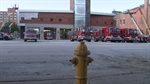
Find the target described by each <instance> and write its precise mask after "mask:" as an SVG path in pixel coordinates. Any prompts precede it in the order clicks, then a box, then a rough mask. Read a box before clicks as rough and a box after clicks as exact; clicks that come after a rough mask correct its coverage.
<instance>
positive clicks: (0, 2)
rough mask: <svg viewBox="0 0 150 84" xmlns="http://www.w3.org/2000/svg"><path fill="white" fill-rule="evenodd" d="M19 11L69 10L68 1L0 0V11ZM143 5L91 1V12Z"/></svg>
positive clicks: (130, 1) (116, 0)
mask: <svg viewBox="0 0 150 84" xmlns="http://www.w3.org/2000/svg"><path fill="white" fill-rule="evenodd" d="M15 4H16V5H17V6H19V9H20V10H21V9H27V10H30V9H31V10H69V9H70V0H0V11H7V8H10V7H13V6H14V5H15ZM141 4H144V0H91V11H92V12H104V13H111V12H112V11H113V10H114V9H115V10H117V11H126V10H127V9H131V8H134V7H138V6H140V5H141Z"/></svg>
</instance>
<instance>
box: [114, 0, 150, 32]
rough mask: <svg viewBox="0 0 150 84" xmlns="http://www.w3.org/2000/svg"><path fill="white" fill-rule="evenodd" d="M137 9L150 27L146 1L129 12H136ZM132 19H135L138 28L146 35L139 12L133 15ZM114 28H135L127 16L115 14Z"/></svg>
mask: <svg viewBox="0 0 150 84" xmlns="http://www.w3.org/2000/svg"><path fill="white" fill-rule="evenodd" d="M138 8H141V10H142V12H143V14H144V17H145V18H146V20H147V21H148V24H149V26H150V4H148V0H145V2H144V4H142V5H140V6H139V7H135V8H132V9H130V11H131V10H133V11H134V10H136V9H138ZM133 17H134V18H135V20H136V22H137V24H138V25H139V27H140V28H141V29H142V31H143V32H144V33H145V34H147V33H148V32H147V30H146V26H145V24H144V21H143V19H142V16H141V14H140V12H139V11H138V12H137V13H136V14H133ZM116 27H119V28H136V26H135V24H134V23H133V21H132V20H131V18H130V16H129V14H123V13H120V14H117V15H116Z"/></svg>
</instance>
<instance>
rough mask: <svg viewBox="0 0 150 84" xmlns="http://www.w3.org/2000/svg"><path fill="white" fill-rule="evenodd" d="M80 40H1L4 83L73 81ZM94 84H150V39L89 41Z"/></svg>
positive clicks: (0, 65)
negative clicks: (123, 41) (139, 41)
mask: <svg viewBox="0 0 150 84" xmlns="http://www.w3.org/2000/svg"><path fill="white" fill-rule="evenodd" d="M78 44H79V43H78V42H70V41H69V40H58V41H57V40H38V41H37V42H32V41H30V42H24V41H23V40H12V41H0V84H59V83H61V84H73V83H74V81H75V68H74V66H73V65H72V64H71V63H70V62H69V61H68V60H70V59H71V58H73V57H75V56H74V55H73V52H74V50H75V49H76V47H77V45H78ZM85 44H86V45H87V47H88V49H89V50H90V52H91V54H90V55H89V56H90V57H92V58H93V59H94V61H93V62H92V63H91V64H89V66H88V82H89V83H91V84H150V43H111V42H104V43H103V42H85Z"/></svg>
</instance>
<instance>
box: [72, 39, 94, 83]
mask: <svg viewBox="0 0 150 84" xmlns="http://www.w3.org/2000/svg"><path fill="white" fill-rule="evenodd" d="M74 55H76V57H75V58H72V59H71V60H70V62H71V63H72V64H74V66H75V68H76V83H75V84H87V66H88V65H89V63H91V62H92V61H93V59H92V58H90V57H87V56H88V55H90V51H89V50H88V49H87V46H86V45H85V44H84V42H83V41H81V42H80V44H79V45H78V46H77V48H76V50H75V51H74Z"/></svg>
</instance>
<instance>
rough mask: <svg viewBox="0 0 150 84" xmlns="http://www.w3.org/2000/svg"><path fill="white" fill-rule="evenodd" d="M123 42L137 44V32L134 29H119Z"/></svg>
mask: <svg viewBox="0 0 150 84" xmlns="http://www.w3.org/2000/svg"><path fill="white" fill-rule="evenodd" d="M120 30H121V37H122V38H123V42H138V41H139V38H138V31H137V30H136V29H134V28H120Z"/></svg>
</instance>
